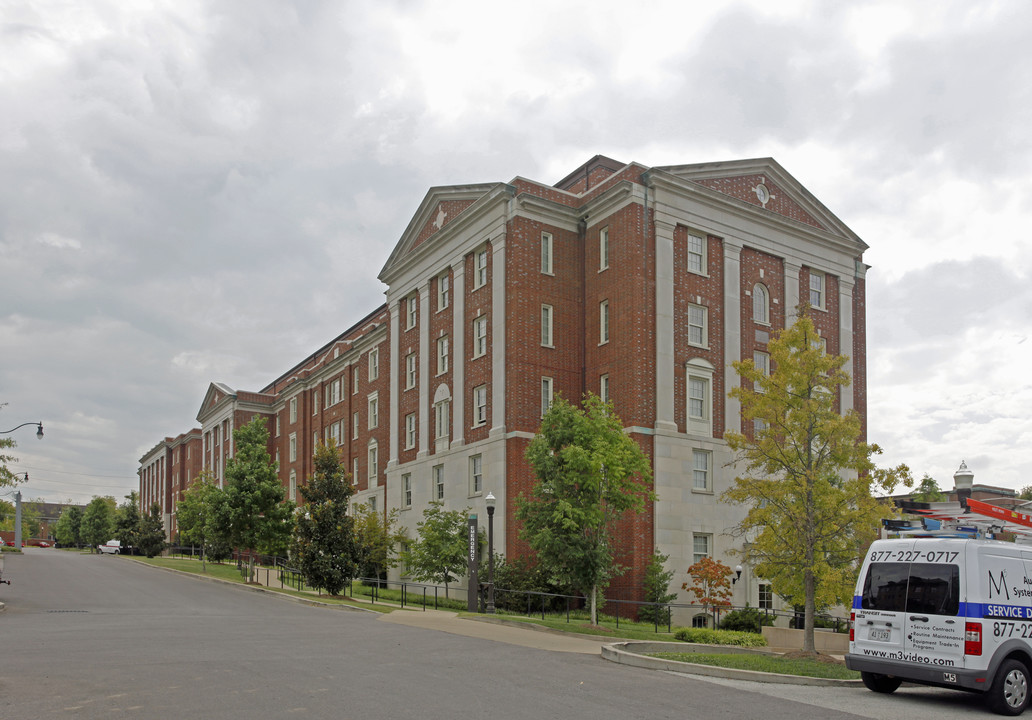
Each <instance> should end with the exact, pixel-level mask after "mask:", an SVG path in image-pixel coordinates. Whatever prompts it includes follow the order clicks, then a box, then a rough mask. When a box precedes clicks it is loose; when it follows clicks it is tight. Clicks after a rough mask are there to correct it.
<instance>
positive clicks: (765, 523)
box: [723, 308, 910, 653]
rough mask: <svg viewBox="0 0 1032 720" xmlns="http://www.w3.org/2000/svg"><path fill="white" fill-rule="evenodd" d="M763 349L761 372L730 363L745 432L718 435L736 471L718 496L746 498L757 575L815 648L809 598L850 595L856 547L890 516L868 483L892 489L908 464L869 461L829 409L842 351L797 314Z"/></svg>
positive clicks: (850, 423) (855, 421)
mask: <svg viewBox="0 0 1032 720" xmlns="http://www.w3.org/2000/svg"><path fill="white" fill-rule="evenodd" d="M804 311H805V308H804ZM768 347H769V350H770V360H771V365H772V370H771V372H770V374H769V375H766V374H765V373H764V372H763V371H762V370H761V369H760V368H757V367H756V365H754V364H753V362H752V361H751V360H745V361H742V362H736V363H734V367H735V369H736V370H737V371H738V373H739V375H741V377H742V379H743V380H745V381H746V382H744V383H742V385H741V386H740V387H736V388H735V389H734V390H732V391H731V393H730V395H731V396H732V397H734V398H737V399H738V400H739V402H741V407H742V418H743V421H744V422H746V423H748V424H749V425H750V426H752V428H753V433H752V437H749V436H746V435H744V434H742V433H740V432H732V431H729V432H727V433H726V434H725V438H726V439H727V442H728V445H729V446H730V447H731V448H732V450H734V451H735V453H736V461H737V462H738V463H740V464H739V465H738V467H740V468H742V469H743V470H744V472H743V473H742V474H741V475H739V476H738V477H736V478H735V481H734V485H733V486H732V487H731V489H730V490H728V491H727V492H725V493H724V496H723V497H724V499H725V500H726V501H730V502H733V503H740V504H743V505H747V506H748V511H747V513H746V516H745V518H744V519H743V520H742V521H741V522H740V523H739V524H738V525H737V528H736V534H738V535H739V536H746V537H748V538H750V542H749V545H748V548H747V549H746V551H745V554H746V556H747V557H748V559H749V561H750V562H751V564H752V565H753V566H754V567H755V570H756V573H757V574H758V575H759V576H761V577H765V578H767V579H769V580H770V581H771V583H772V585H773V587H774V590H775V591H776V592H777V593H778V594H780V595H781V596H783V597H785V598H786V599H788V600H789V601H790V602H792V603H795V604H800V605H803V606H804V608H805V628H804V629H805V632H804V635H803V650H804V651H806V652H809V653H814V652H815V650H814V643H813V627H814V625H813V622H814V614H815V608H816V606H817V605H818V604H820V605H832V604H836V603H846V602H848V601H849V600H850V599H851V598H852V592H853V586H854V581H855V578H856V572H857V569H858V564H859V561H860V559H861V558H862V556H863V553H862V552H861V550H862V548H863V547H864V545H866V544H867V543H868V542H869V541H870V540H871V539H873V537H874V536H875V534H876V533H877V528H878V527H879V525H880V521H881V519H882V518H884V517H888V516H890V515H891V514H892V511H891V510H890V509H889V508H888V507H887V506H886V505H884V504H883V503H881V502H879V501H878V500H876V499H875V498H874V497H873V496H872V489H873V488H880V489H881V490H883V491H885V492H890V491H891V490H892V489H893V488H894V487H895V485H896V483H897V482H899V481H900V480H903V481H907V480H909V477H910V471H909V469H908V468H907V467H906V466H905V465H899V466H898V467H896V468H893V469H890V470H881V469H878V468H876V467H875V465H874V463H873V461H872V459H871V458H872V456H873V455H877V454H878V453H880V452H881V450H880V448H878V446H877V445H869V444H867V443H865V442H861V440H860V436H861V425H860V417H859V416H858V415H857V414H856V412H855V411H853V410H850V411H849V412H847V413H846V414H845V415H841V414H839V413H838V412H837V411H836V409H835V400H836V398H837V397H838V396H839V390H840V388H845V387H848V386H849V382H850V379H849V375H848V374H847V373H846V372H845V371H844V370H843V366H844V364H845V362H846V360H847V358H846V357H843V356H835V355H829V354H827V353H826V352H825V351H824V349H823V345H822V341H821V338H820V337H819V336H818V334H817V331H816V329H815V327H814V324H813V321H812V320H810V318H809V317H807V316H806V314H805V312H803V313H802V314H801V316H800V318H799V320H798V321H796V323H795V324H794V325H793V326H792V327H790V328H787V329H784V330H782V331H780V332H779V333H777V336H776V337H775V338H774V339H773V340H771V342H770V344H769V346H768Z"/></svg>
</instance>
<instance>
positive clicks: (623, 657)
mask: <svg viewBox="0 0 1032 720" xmlns="http://www.w3.org/2000/svg"><path fill="white" fill-rule="evenodd" d="M686 648H690V649H689V650H688V651H689V652H699V651H700V650H704V651H707V652H709V651H715V652H721V653H726V654H746V653H748V654H763V655H768V654H771V653H768V652H765V651H762V650H760V651H756V650H745V651H744V652H743V649H741V648H735V649H729V648H727V647H726V646H716V645H691V644H689V643H682V642H676V643H673V642H670V643H668V642H643V641H635V642H619V643H612V644H610V645H603V646H602V658H603V659H604V660H608V661H610V662H615V663H620V664H622V665H630V666H632V667H639V668H644V669H646V670H665V671H667V672H672V673H679V674H682V675H705V676H708V677H721V678H730V679H732V680H749V681H751V682H762V683H778V684H782V685H816V686H823V687H856V686H859V685H861V681H860V680H835V679H833V678H814V677H804V676H802V675H778V674H775V673H765V672H758V671H756V670H736V669H734V668H722V667H716V666H713V665H699V664H697V663H687V662H679V661H677V660H664V659H662V658H655V657H649V656H647V655H643V654H641V653H653V652H672V651H680V652H684V651H685V650H686Z"/></svg>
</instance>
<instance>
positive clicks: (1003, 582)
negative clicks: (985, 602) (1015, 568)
mask: <svg viewBox="0 0 1032 720" xmlns="http://www.w3.org/2000/svg"><path fill="white" fill-rule="evenodd" d="M1006 575H1007V574H1006V573H1005V572H1004V571H1003V570H1001V571H1000V582H999V583H997V582H996V580H995V579H993V571H992V570H990V571H989V599H990V600H991V599H992V597H993V594H994V593H995V594H996V595H1005V596H1006V597H1007V599H1008V600H1010V590H1008V589H1007V577H1006Z"/></svg>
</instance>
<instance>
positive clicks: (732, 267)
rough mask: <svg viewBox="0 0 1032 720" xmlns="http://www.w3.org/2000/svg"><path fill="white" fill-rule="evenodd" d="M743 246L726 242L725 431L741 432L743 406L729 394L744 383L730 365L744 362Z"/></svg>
mask: <svg viewBox="0 0 1032 720" xmlns="http://www.w3.org/2000/svg"><path fill="white" fill-rule="evenodd" d="M741 266H742V244H741V243H740V242H739V241H737V240H732V239H731V238H724V385H725V386H724V429H725V430H733V431H735V432H741V431H742V420H741V413H742V408H741V403H739V402H738V399H737V398H733V397H730V396H729V395H728V393H730V392H731V390H732V389H734V388H736V387H738V386H739V384H740V383H741V379H740V378H739V377H738V372H737V371H736V370H735V369H734V368H733V367H732V366H731V363H733V362H738V361H739V360H741V359H742V271H741Z"/></svg>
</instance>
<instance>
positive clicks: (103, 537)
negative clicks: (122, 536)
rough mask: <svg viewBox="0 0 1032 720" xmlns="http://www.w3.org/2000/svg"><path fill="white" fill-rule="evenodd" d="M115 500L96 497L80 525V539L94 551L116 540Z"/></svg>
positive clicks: (88, 506)
mask: <svg viewBox="0 0 1032 720" xmlns="http://www.w3.org/2000/svg"><path fill="white" fill-rule="evenodd" d="M114 534H115V499H114V498H113V497H111V496H105V497H94V498H93V499H92V500H90V502H89V504H88V505H87V506H86V510H85V511H83V514H82V522H81V523H80V525H79V537H80V538H81V539H82V542H83V543H84V544H86V545H90V546H91V547H93V548H94V549H96V547H97V546H98V545H103V544H104V543H106V542H107V541H108V540H111V539H112V538H114Z"/></svg>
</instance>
